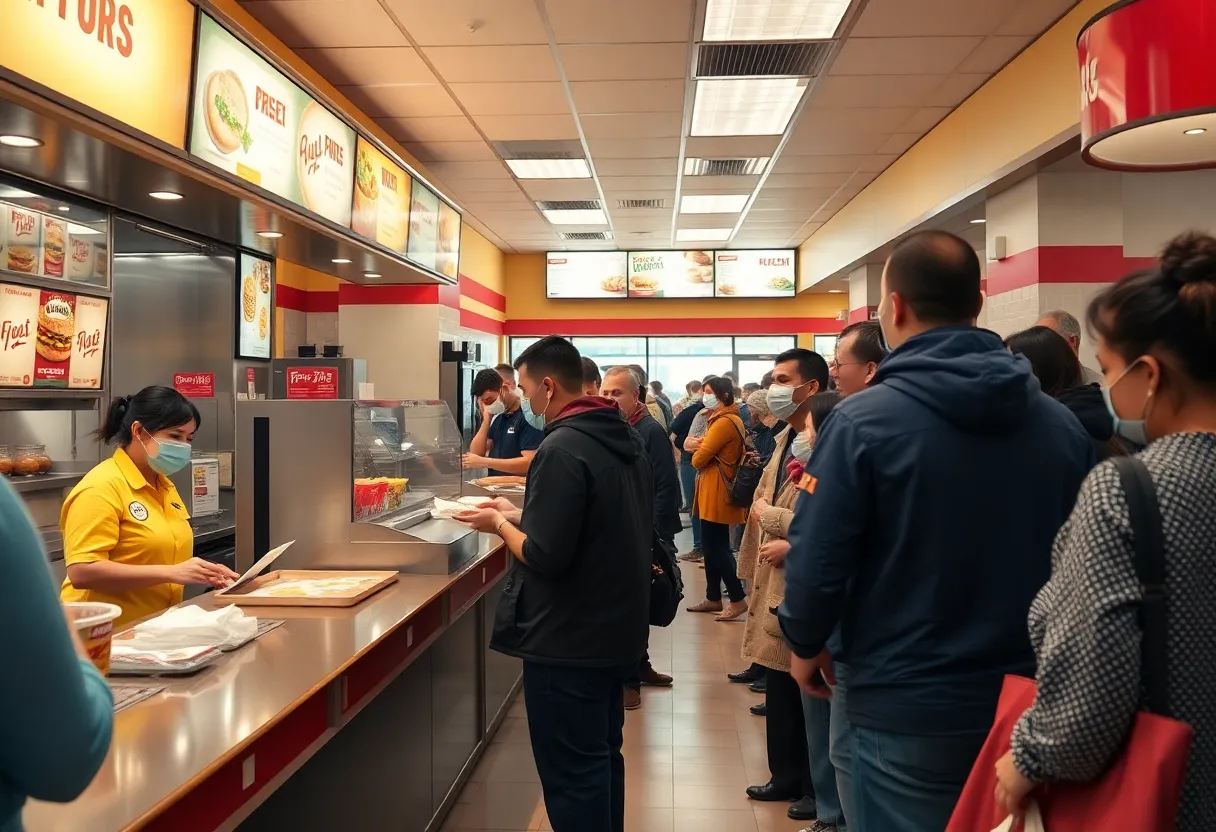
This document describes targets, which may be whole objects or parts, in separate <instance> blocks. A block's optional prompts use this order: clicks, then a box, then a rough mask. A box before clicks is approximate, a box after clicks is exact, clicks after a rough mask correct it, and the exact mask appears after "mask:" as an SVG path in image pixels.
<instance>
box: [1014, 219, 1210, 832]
mask: <svg viewBox="0 0 1216 832" xmlns="http://www.w3.org/2000/svg"><path fill="white" fill-rule="evenodd" d="M1087 317H1088V319H1089V321H1088V323H1089V328H1090V331H1091V332H1093V333H1094V334H1096V336H1097V355H1098V362H1099V364H1100V365H1101V367H1102V370H1103V375H1104V384H1105V387H1104V388H1103V390H1102V393H1103V396H1104V397H1105V398H1106V404H1107V408H1108V410H1109V412H1110V415H1111V416H1112V417H1113V419H1114V423H1115V431H1116V433H1118V434H1119V436H1121V437H1122V438H1124V439H1127V440H1129V441H1131V442H1133V443H1135V444H1137V445H1142V444H1146V443H1147V444H1148V447H1147V448H1146V449H1145V450H1144V451H1142V452H1141V453H1140V454H1139V455H1138V457H1139V459H1140V461H1141V462H1143V463H1144V465H1145V467H1147V468H1148V472H1149V474H1150V475H1151V477H1152V480H1153V484H1154V486H1155V490H1156V492H1157V502H1158V504H1159V507H1160V511H1161V532H1162V536H1163V538H1164V540H1163V546H1164V556H1165V578H1166V580H1165V596H1166V609H1167V613H1166V630H1167V632H1168V644H1169V649H1168V651H1167V653H1168V655H1167V656H1166V657H1163V658H1165V659H1166V663H1167V667H1166V671H1165V677H1166V678H1165V679H1164V682H1165V689H1166V690H1165V692H1166V693H1167V695H1168V700H1169V704H1168V712H1167V713H1166V714H1164V715H1165V716H1168V717H1172V718H1174V719H1178V720H1181V721H1183V722H1186V723H1188V724H1190V725H1191V726H1192V728H1193V729H1194V732H1195V733H1194V741H1193V742H1192V745H1191V750H1190V757H1189V761H1188V766H1187V772H1186V780H1185V782H1184V784H1183V789H1182V802H1181V803H1180V804H1179V806H1178V819H1177V826H1176V827H1175V828H1176V829H1177V830H1178V832H1207V831H1208V830H1211V829H1216V791H1214V790H1213V788H1212V783H1213V782H1214V781H1216V663H1214V662H1213V653H1214V648H1213V637H1214V636H1216V605H1213V600H1212V599H1213V586H1216V239H1213V238H1212V237H1209V236H1207V235H1199V234H1188V235H1184V236H1182V237H1179V238H1177V239H1175V240H1174V241H1173V242H1171V243H1170V244H1169V246H1168V247H1167V248H1166V250H1165V253H1164V254H1163V255H1162V256H1161V260H1160V262H1159V263H1158V265H1157V266H1156V267H1154V268H1152V269H1149V270H1147V271H1143V272H1138V273H1136V274H1132V275H1129V276H1127V277H1125V278H1123V279H1122V280H1120V281H1119V282H1118V283H1115V284H1114V285H1112V286H1110V287H1108V288H1106V289H1104V290H1103V291H1101V292H1100V293H1099V294H1098V295H1097V297H1095V298H1094V300H1093V301H1092V302H1091V303H1090V306H1089V312H1088V315H1087ZM1131 522H1132V521H1131V515H1130V510H1129V506H1128V501H1127V499H1126V498H1125V496H1124V490H1123V486H1122V485H1121V483H1120V479H1119V473H1118V471H1117V470H1116V468H1115V465H1114V463H1113V462H1104V463H1102V464H1101V465H1099V466H1098V467H1097V468H1095V469H1094V470H1093V472H1091V473H1090V475H1089V477H1088V478H1087V479H1086V480H1085V484H1084V486H1082V488H1081V494H1080V496H1079V497H1078V498H1077V505H1076V508H1075V509H1074V510H1073V512H1072V516H1071V517H1070V518H1069V519H1068V524H1067V525H1065V526H1064V528H1063V529H1062V530H1061V531H1060V534H1059V535H1058V536H1057V537H1056V541H1055V549H1054V552H1053V562H1052V571H1051V580H1050V581H1048V582H1047V585H1046V586H1044V587H1043V588H1042V590H1041V591H1040V592H1039V594H1038V597H1036V598H1035V599H1034V603H1033V605H1032V606H1031V608H1030V640H1031V642H1032V643H1033V645H1034V648H1035V652H1036V653H1037V655H1038V674H1037V675H1038V697H1037V698H1036V699H1035V703H1034V706H1033V707H1031V708H1030V710H1028V711H1027V712H1026V713H1025V714H1024V715H1023V716H1022V718H1021V721H1019V722H1018V724H1017V727H1016V728H1015V729H1014V732H1013V750H1012V752H1011V753H1010V754H1009V755H1008V756H1006V757H1005V758H1004V759H1003V760H1001V761H1000V763H998V765H997V777H998V781H999V786H998V789H997V796H998V798H1000V799H1002V800H1003V801H1004V803H1005V805H1006V806H1008V807H1009V808H1010V809H1013V808H1015V807H1016V806H1018V805H1019V804H1020V803H1021V801H1022V799H1023V798H1024V797H1025V796H1026V795H1027V794H1028V793H1029V792H1030V791H1031V790H1032V789H1034V788H1036V787H1037V786H1038V785H1039V784H1048V783H1052V782H1056V781H1072V782H1085V781H1089V780H1093V779H1094V778H1096V777H1098V776H1100V775H1102V774H1103V773H1104V772H1105V771H1106V768H1107V767H1108V766H1109V765H1110V763H1111V762H1112V761H1113V759H1114V758H1115V756H1116V754H1117V752H1118V751H1119V750H1120V749H1121V748H1123V747H1124V745H1125V742H1126V739H1127V735H1128V731H1129V730H1130V728H1131V726H1132V720H1133V716H1134V714H1135V712H1136V710H1137V708H1138V707H1140V706H1142V705H1143V704H1146V703H1144V702H1143V701H1142V696H1144V691H1145V685H1146V683H1147V681H1148V680H1146V679H1143V678H1142V673H1141V670H1142V668H1141V656H1140V648H1141V640H1142V636H1143V633H1142V626H1141V623H1140V621H1141V619H1140V617H1141V614H1142V610H1143V599H1144V593H1143V591H1142V589H1141V586H1140V580H1139V578H1138V577H1137V573H1136V568H1135V554H1134V551H1133V548H1132V547H1133V540H1132V534H1131V531H1130V530H1131ZM1146 797H1151V795H1146Z"/></svg>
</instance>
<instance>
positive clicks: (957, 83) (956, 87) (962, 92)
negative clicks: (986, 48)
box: [924, 73, 989, 107]
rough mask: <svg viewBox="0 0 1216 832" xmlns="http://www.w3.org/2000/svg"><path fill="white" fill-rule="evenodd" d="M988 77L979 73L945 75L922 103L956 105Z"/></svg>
mask: <svg viewBox="0 0 1216 832" xmlns="http://www.w3.org/2000/svg"><path fill="white" fill-rule="evenodd" d="M988 77H989V76H987V75H983V74H980V73H973V74H968V75H960V74H955V75H947V76H946V79H945V80H944V81H943V82H942V83H941V86H939V87H938V88H937V89H936V90H934V91H933V92H932V93H931V94H930V95H929V97H928V98H926V99H925V101H924V103H925V105H926V106H928V107H957V106H958V105H959V104H962V103H963V101H965V100H966V99H967V97H968V96H970V95H971V93H973V92H975V91H976V90H978V89H979V88H980V87H982V86H984V84H985V82H987V80H988Z"/></svg>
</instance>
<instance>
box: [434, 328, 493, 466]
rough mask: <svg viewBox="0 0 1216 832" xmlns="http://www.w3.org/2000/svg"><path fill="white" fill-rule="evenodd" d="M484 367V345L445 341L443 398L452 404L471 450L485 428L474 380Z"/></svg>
mask: <svg viewBox="0 0 1216 832" xmlns="http://www.w3.org/2000/svg"><path fill="white" fill-rule="evenodd" d="M481 369H483V366H482V364H481V345H480V344H477V343H474V342H472V341H461V342H459V343H456V342H453V341H444V342H443V345H442V353H441V354H440V358H439V398H441V399H443V400H444V401H445V402H447V404H448V408H449V409H450V410H451V411H452V416H453V417H454V418H455V419H456V424H457V426H458V427H459V428H460V435H461V437H462V438H463V440H464V447H465V449H466V450H467V449H468V447H469V442H470V441H472V439H473V435H474V434H475V433H477V429H478V428H480V427H481V410H480V408H478V407H477V402H475V401H473V378H474V377H475V376H476V375H477V371H478V370H481Z"/></svg>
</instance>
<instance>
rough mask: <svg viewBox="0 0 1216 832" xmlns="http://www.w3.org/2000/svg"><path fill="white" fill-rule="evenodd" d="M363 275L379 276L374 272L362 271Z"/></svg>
mask: <svg viewBox="0 0 1216 832" xmlns="http://www.w3.org/2000/svg"><path fill="white" fill-rule="evenodd" d="M363 276H364V277H379V276H380V275H378V274H377V273H376V272H364V273H363Z"/></svg>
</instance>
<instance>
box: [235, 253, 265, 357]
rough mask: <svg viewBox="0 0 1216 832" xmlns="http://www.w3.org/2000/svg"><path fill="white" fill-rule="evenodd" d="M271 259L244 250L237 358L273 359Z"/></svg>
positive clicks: (240, 279) (238, 311)
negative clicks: (271, 353) (271, 344)
mask: <svg viewBox="0 0 1216 832" xmlns="http://www.w3.org/2000/svg"><path fill="white" fill-rule="evenodd" d="M271 269H272V265H271V262H270V261H269V260H263V259H262V258H260V257H254V256H253V255H252V254H247V253H245V252H241V257H240V272H239V277H238V281H237V313H238V317H237V341H238V343H237V358H252V359H268V358H270V332H271V330H272V329H273V327H274V303H273V297H274V296H273V294H272V290H273V289H274V277H273V275H272V273H271Z"/></svg>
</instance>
